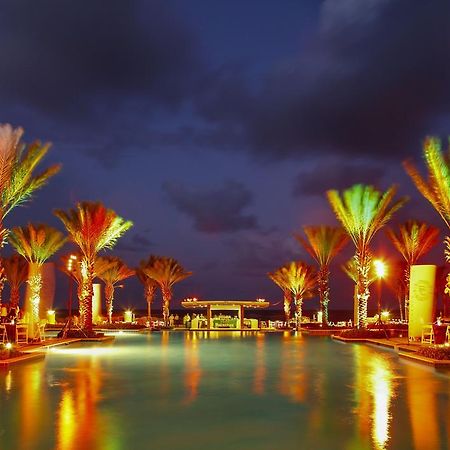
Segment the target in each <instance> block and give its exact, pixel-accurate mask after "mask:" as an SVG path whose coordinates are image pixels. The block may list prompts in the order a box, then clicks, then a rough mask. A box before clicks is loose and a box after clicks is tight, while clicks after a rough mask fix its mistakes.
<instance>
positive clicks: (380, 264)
mask: <svg viewBox="0 0 450 450" xmlns="http://www.w3.org/2000/svg"><path fill="white" fill-rule="evenodd" d="M373 265H374V266H375V273H376V274H377V277H378V282H377V303H378V304H377V306H378V319H377V323H378V324H380V325H381V324H382V323H383V322H382V320H381V280H382V279H383V278H384V277H385V275H386V264H385V262H384V261H382V260H381V259H376V260H375V261H374V262H373Z"/></svg>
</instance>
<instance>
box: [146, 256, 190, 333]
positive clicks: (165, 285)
mask: <svg viewBox="0 0 450 450" xmlns="http://www.w3.org/2000/svg"><path fill="white" fill-rule="evenodd" d="M143 271H144V273H145V274H146V275H147V276H148V277H149V278H152V279H153V280H155V281H156V282H157V283H158V284H159V287H160V288H161V293H162V298H163V318H164V323H165V324H166V326H167V325H168V324H169V313H170V312H169V305H170V301H171V299H172V287H173V285H174V284H175V283H178V282H179V281H182V280H184V279H185V278H187V277H189V276H191V275H192V272H186V271H185V270H184V268H183V267H182V266H181V264H180V263H179V262H178V261H177V260H176V259H173V258H167V257H165V256H156V257H155V260H154V263H153V264H152V265H149V266H146V267H145V268H143Z"/></svg>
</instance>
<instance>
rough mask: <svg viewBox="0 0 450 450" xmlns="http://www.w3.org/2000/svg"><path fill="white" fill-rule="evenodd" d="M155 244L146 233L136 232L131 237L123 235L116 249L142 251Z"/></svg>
mask: <svg viewBox="0 0 450 450" xmlns="http://www.w3.org/2000/svg"><path fill="white" fill-rule="evenodd" d="M152 246H153V242H152V241H150V239H148V238H147V237H146V236H145V235H143V234H141V233H135V234H134V235H133V236H132V237H131V239H128V240H127V239H126V236H125V237H123V238H122V239H121V240H119V242H118V243H117V245H116V249H117V250H119V251H126V252H131V253H142V252H146V251H148V250H149V249H150V248H151V247H152Z"/></svg>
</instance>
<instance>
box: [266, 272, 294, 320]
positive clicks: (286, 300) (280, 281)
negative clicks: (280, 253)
mask: <svg viewBox="0 0 450 450" xmlns="http://www.w3.org/2000/svg"><path fill="white" fill-rule="evenodd" d="M282 269H283V268H282V267H280V268H279V269H277V270H275V272H272V273H268V274H267V276H268V277H269V278H270V279H271V280H272V281H273V282H274V283H275V284H276V285H277V286H278V287H280V288H281V290H282V291H283V309H284V320H285V322H286V324H287V325H289V322H290V320H291V304H292V293H291V291H290V289H289V286H288V284H287V280H286V277H285V274H284V271H283V270H282Z"/></svg>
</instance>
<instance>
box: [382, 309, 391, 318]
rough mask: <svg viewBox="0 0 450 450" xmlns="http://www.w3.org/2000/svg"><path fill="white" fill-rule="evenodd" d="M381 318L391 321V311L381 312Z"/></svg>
mask: <svg viewBox="0 0 450 450" xmlns="http://www.w3.org/2000/svg"><path fill="white" fill-rule="evenodd" d="M381 317H382V318H383V319H389V311H382V312H381Z"/></svg>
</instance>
